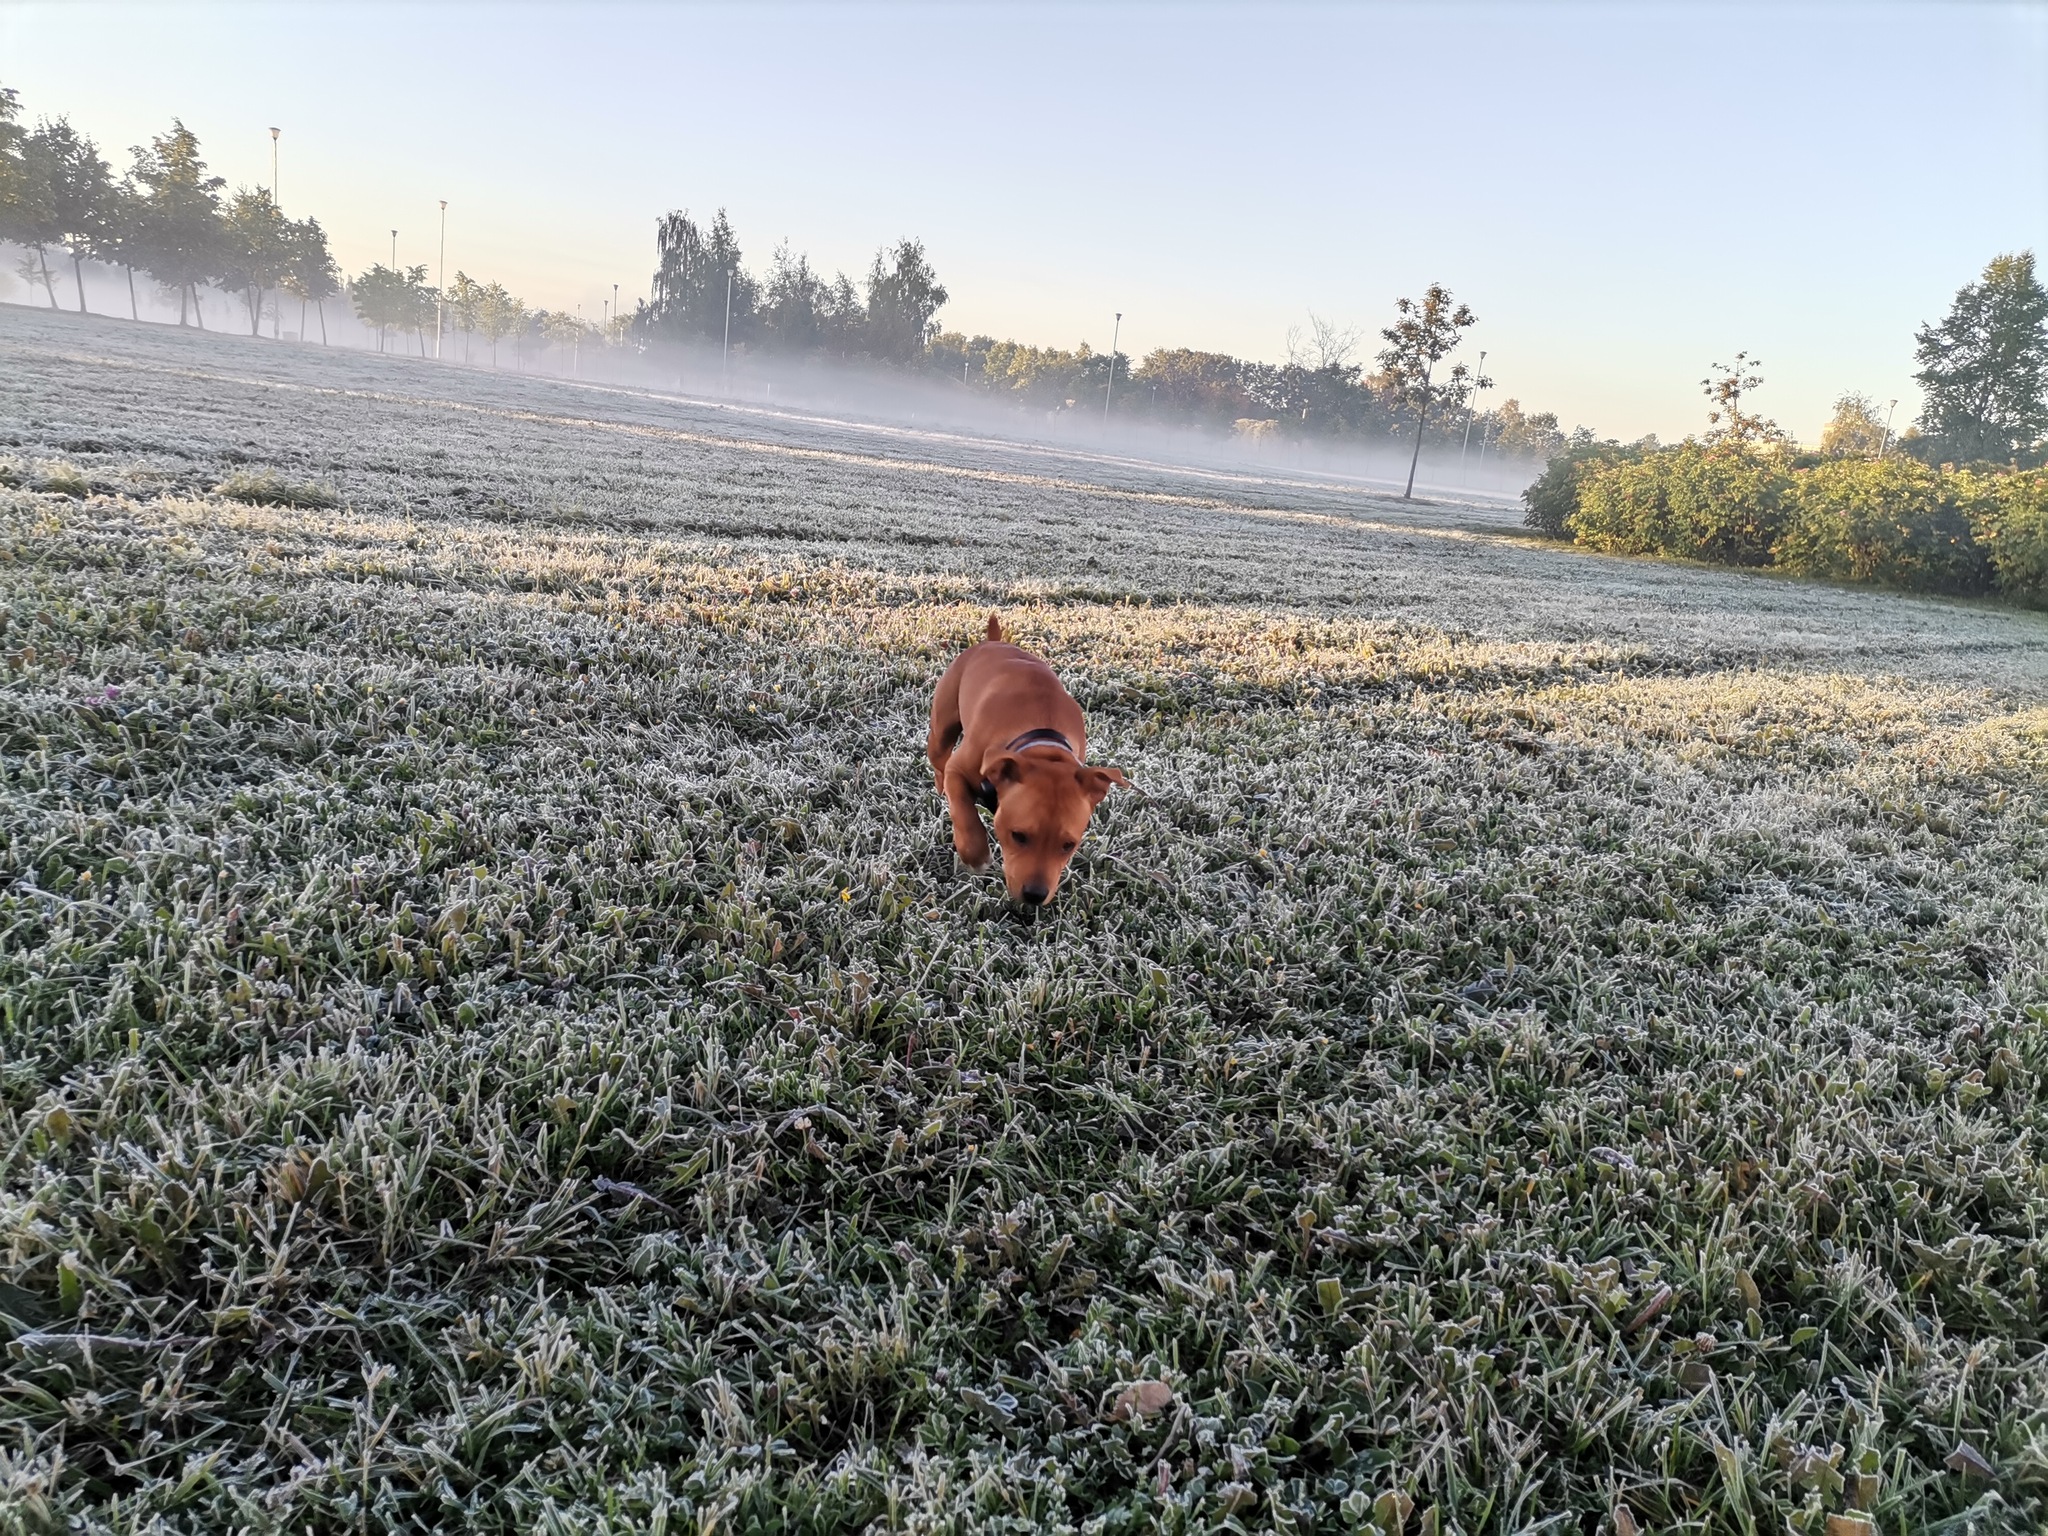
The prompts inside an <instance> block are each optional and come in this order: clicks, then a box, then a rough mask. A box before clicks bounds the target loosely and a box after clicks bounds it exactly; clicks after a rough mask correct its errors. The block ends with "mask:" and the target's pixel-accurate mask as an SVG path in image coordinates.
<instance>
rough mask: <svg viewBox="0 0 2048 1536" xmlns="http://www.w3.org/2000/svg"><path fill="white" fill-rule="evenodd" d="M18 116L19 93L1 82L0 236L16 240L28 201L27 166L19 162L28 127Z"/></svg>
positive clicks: (19, 105)
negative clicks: (24, 126) (26, 127)
mask: <svg viewBox="0 0 2048 1536" xmlns="http://www.w3.org/2000/svg"><path fill="white" fill-rule="evenodd" d="M20 116H21V93H20V92H19V91H17V90H15V89H14V88H13V87H12V86H5V85H0V240H19V239H20V238H21V236H20V234H19V233H18V231H19V230H20V229H21V227H22V223H23V221H24V219H25V217H26V213H27V209H28V205H29V202H30V197H31V194H30V187H29V176H28V167H27V166H26V165H24V164H23V163H22V154H21V146H22V141H23V140H24V139H26V138H27V137H28V130H26V129H25V128H23V127H22V126H21V124H20V122H18V121H17V119H18V118H19V117H20Z"/></svg>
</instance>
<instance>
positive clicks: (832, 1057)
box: [0, 308, 2048, 1536]
mask: <svg viewBox="0 0 2048 1536" xmlns="http://www.w3.org/2000/svg"><path fill="white" fill-rule="evenodd" d="M0 468H4V478H5V480H6V481H7V482H8V484H7V485H6V486H5V487H0V523H4V529H0V599H4V613H5V619H6V628H5V631H4V633H0V656H4V659H5V662H6V669H7V670H6V671H5V673H4V674H0V797H4V798H0V827H4V841H0V1007H4V1015H0V1146H4V1148H5V1152H4V1159H5V1160H4V1164H0V1179H4V1184H0V1222H4V1235H5V1243H6V1255H7V1273H6V1276H5V1279H4V1281H0V1332H4V1333H5V1334H6V1335H7V1336H8V1338H9V1339H10V1341H11V1342H9V1343H8V1345H7V1349H8V1354H9V1359H8V1367H7V1371H6V1373H5V1375H4V1379H0V1434H4V1439H0V1528H7V1529H34V1528H39V1527H41V1526H44V1525H55V1524H62V1523H64V1522H67V1521H68V1522H71V1523H72V1524H73V1525H74V1526H76V1527H77V1528H82V1529H109V1530H141V1529H147V1528H152V1526H154V1528H158V1529H169V1530H190V1531H222V1530H228V1529H234V1528H246V1529H252V1530H279V1531H284V1530H291V1531H301V1530H307V1529H312V1530H342V1529H350V1530H389V1529H445V1528H453V1527H459V1526H463V1525H465V1524H467V1525H471V1526H474V1527H475V1528H479V1529H507V1530H522V1531H524V1530H536V1529H544V1530H564V1531H569V1530H579V1531H580V1530H620V1531H625V1530H648V1529H660V1530H671V1531H681V1530H711V1529H717V1530H744V1529H760V1530H770V1529H808V1530H837V1529H846V1528H849V1527H851V1528H860V1527H863V1526H867V1525H870V1524H872V1525H874V1526H876V1527H878V1528H884V1529H896V1528H900V1529H918V1530H935V1529H958V1530H998V1529H1012V1530H1049V1529H1062V1528H1077V1529H1079V1528H1088V1529H1095V1530H1105V1531H1107V1530H1121V1529H1130V1530H1144V1529H1154V1528H1164V1529H1169V1530H1209V1529H1217V1528H1223V1529H1238V1528H1242V1529H1247V1530H1254V1529H1276V1528H1277V1529H1298V1530H1330V1531H1337V1530H1358V1529H1373V1528H1377V1529H1383V1530H1394V1529H1405V1530H1407V1531H1411V1532H1412V1531H1416V1530H1438V1531H1454V1530H1455V1531H1473V1532H1477V1531H1509V1530H1529V1529H1544V1528H1549V1529H1562V1530H1580V1529H1585V1530H1592V1529H1631V1528H1636V1527H1640V1528H1641V1529H1643V1530H1700V1531H1709V1530H1711V1531H1731V1532H1732V1531H1778V1530H1784V1529H1787V1527H1788V1521H1789V1523H1790V1528H1791V1529H1794V1530H1798V1531H1813V1532H1816V1533H1818V1532H1822V1531H1823V1530H1826V1531H1828V1532H1829V1533H1830V1536H1835V1533H1839V1532H1854V1531H1856V1530H1859V1529H1862V1528H1864V1517H1865V1516H1866V1515H1867V1516H1868V1517H1869V1519H1870V1520H1873V1521H1874V1522H1875V1523H1876V1525H1877V1527H1878V1528H1879V1529H1881V1530H1884V1531H1887V1532H1891V1531H1905V1530H1912V1531H1923V1530H1932V1529H1942V1528H1949V1529H1958V1530H1960V1529H1978V1530H1987V1531H1989V1530H2022V1529H2035V1528H2038V1527H2039V1525H2040V1524H2041V1522H2042V1521H2043V1519H2044V1518H2048V1409H2044V1407H2043V1405H2044V1404H2048V1357H2044V1349H2043V1346H2044V1335H2048V1311H2044V1302H2043V1298H2042V1295H2041V1282H2040V1273H2041V1271H2042V1269H2043V1267H2044V1263H2043V1261H2044V1259H2048V1168H2044V1164H2043V1160H2042V1150H2041V1145H2042V1136H2043V1133H2044V1132H2048V1111H2044V1107H2043V1099H2042V1096H2041V1087H2040V1082H2041V1074H2042V1072H2043V1070H2044V1068H2048V983H2044V980H2043V976H2044V970H2043V961H2044V949H2048V924H2044V917H2048V912H2044V905H2048V901H2044V897H2043V893H2042V876H2043V873H2044V866H2048V830H2044V828H2048V822H2044V819H2043V812H2044V809H2048V806H2044V803H2043V802H2044V774H2048V662H2044V649H2043V646H2044V642H2048V622H2044V620H2043V618H2042V617H2041V616H2038V615H2030V614H2024V613H2016V612H2011V611H2003V610H1998V609H1994V608H1990V607H1984V606H1978V605H1974V604H1969V603H1962V602H1951V601H1942V600H1931V599H1915V598H1906V597H1900V596H1894V595H1889V594H1884V593H1878V592H1870V591H1852V590H1840V589H1833V588H1828V587H1823V586H1816V585H1810V584H1801V583H1795V582H1791V581H1786V580H1782V579H1776V578H1773V577H1769V576H1763V575H1754V574H1744V573H1739V572H1728V571H1711V570H1702V569H1693V568H1688V567H1681V566H1676V565H1661V564H1650V563H1643V562H1634V561H1621V560H1613V559H1605V558H1600V557H1595V556H1588V555H1585V554H1583V553H1579V552H1575V551H1571V550H1566V549H1559V548H1555V547H1551V546H1547V545H1544V544H1541V543H1539V542H1534V541H1530V540H1527V539H1525V538H1523V537H1521V535H1520V533H1519V530H1518V529H1517V528H1516V526H1515V523H1514V519H1513V516H1512V514H1511V513H1506V512H1503V511H1500V510H1498V509H1494V510H1488V509H1485V508H1481V507H1477V506H1460V505H1427V506H1419V507H1418V506H1404V505H1403V504H1401V503H1399V502H1398V501H1392V500H1388V499H1384V498H1374V497H1370V496H1367V495H1365V494H1363V493H1361V492H1360V491H1359V490H1358V489H1357V488H1356V487H1354V486H1348V485H1344V484H1341V483H1336V482H1331V481H1320V480H1317V479H1316V478H1315V477H1313V476H1308V475H1296V476H1288V475H1285V474H1280V473H1277V472H1265V473H1260V472H1254V471H1251V470H1247V471H1246V472H1244V473H1242V474H1232V473H1227V472H1223V471H1217V470H1208V471H1176V470H1172V469H1169V468H1163V467H1161V466H1158V465H1155V464H1148V463H1145V462H1142V461H1141V460H1139V459H1137V458H1135V457H1133V456H1131V455H1130V454H1128V453H1121V452H1118V451H1117V450H1116V448H1115V446H1114V445H1105V446H1104V448H1103V449H1102V450H1101V451H1099V452H1094V453H1083V452H1078V451H1073V450H1068V451H1062V452H1052V451H1049V450H1038V449H1033V448H1031V447H1029V446H1027V445H1023V444H1017V443H1002V442H995V441H988V440H978V439H972V438H968V437H963V436H957V435H953V436H949V435H944V434H938V433H928V432H927V433H920V432H916V431H911V430H905V429H888V428H879V427H873V426H862V425H858V424H851V423H845V422H831V421H823V420H817V419H806V418H802V417H798V416H793V415H787V414H773V413H768V412H764V411H759V410H745V409H736V408H730V407H722V406H719V405H717V404H715V403H705V402H695V403H692V402H687V401H680V400H674V399H663V398H658V397H654V396H647V395H638V394H629V393H625V392H620V391H615V390H604V389H596V388H587V387H579V386H575V385H571V384H565V383H560V382H553V381H545V380H535V379H521V378H518V377H514V376H510V375H499V374H492V373H490V372H488V371H482V370H464V369H458V368H452V367H445V368H444V367H437V366H434V365H431V364H428V363H425V362H422V361H417V360H413V361H407V360H401V359H392V358H377V357H374V356H363V355H358V354H344V353H338V352H322V351H320V350H318V349H309V348H299V347H292V346H282V345H278V344H274V343H268V342H258V341H254V340H250V339H245V338H229V337H221V336H198V335H191V334H186V335H180V334H177V333H176V332H175V331H170V330H165V329H161V328H153V327H138V326H134V325H130V324H123V323H117V322H108V321H94V320H81V319H78V318H76V317H68V316H50V315H46V314H37V313H35V312H32V311H26V310H21V309H14V308H0ZM223 486H225V487H226V488H227V489H228V490H229V491H231V492H233V493H234V494H232V495H230V494H223V493H222V492H221V491H219V490H217V489H216V488H218V487H223ZM991 609H999V610H1000V611H1001V612H1002V614H1003V615H1004V617H1005V621H1006V622H1007V623H1008V624H1009V625H1010V626H1012V628H1013V629H1014V630H1015V631H1016V632H1017V634H1018V636H1019V638H1021V639H1022V640H1023V641H1024V642H1025V643H1027V644H1029V645H1032V646H1034V647H1035V648H1038V649H1040V650H1042V651H1044V652H1045V653H1046V654H1047V655H1049V656H1050V657H1051V658H1052V659H1053V660H1054V662H1055V664H1056V665H1057V666H1058V667H1059V668H1060V670H1061V672H1062V673H1063V675H1064V676H1065V677H1066V678H1067V680H1068V682H1069V685H1070V686H1071V687H1072V689H1073V691H1074V692H1075V694H1076V696H1077V697H1078V698H1079V699H1080V701H1081V703H1082V704H1083V706H1084V707H1085V708H1086V709H1087V710H1088V712H1089V717H1090V738H1091V747H1092V749H1093V755H1095V756H1097V757H1099V758H1100V759H1102V760H1104V761H1111V762H1115V763H1117V764H1119V765H1120V766H1121V767H1123V768H1124V769H1125V771H1126V772H1127V773H1129V774H1130V775H1131V777H1132V779H1133V780H1134V781H1135V782H1136V783H1137V784H1138V785H1139V786H1140V790H1139V792H1137V793H1133V794H1129V795H1118V796H1113V797H1112V799H1111V801H1110V802H1109V804H1108V805H1107V806H1106V807H1105V811H1104V813H1103V814H1102V815H1101V816H1100V817H1099V818H1098V822H1097V826H1096V829H1095V831H1094V833H1093V834H1092V835H1091V837H1090V840H1089V841H1088V842H1087V843H1086V844H1084V846H1083V848H1082V851H1081V854H1080V856H1079V858H1078V860H1077V862H1076V865H1075V870H1074V874H1073V876H1072V877H1071V881H1070V884H1069V885H1068V886H1067V887H1066V888H1064V889H1063V890H1062V893H1061V896H1060V899H1059V901H1058V902H1057V903H1056V904H1055V905H1054V906H1053V907H1052V908H1050V909H1048V910H1046V911H1045V912H1043V913H1041V914H1040V915H1039V916H1038V917H1037V919H1036V921H1030V920H1025V919H1023V918H1020V917H1019V916H1017V915H1016V914H1014V913H1012V912H1010V911H1009V910H1008V909H1007V908H1006V907H1005V905H1004V904H1003V902H1002V901H1001V899H1000V898H1001V887H1000V883H999V881H997V880H996V879H995V878H994V877H993V876H972V875H968V874H965V873H963V872H961V871H959V870H958V869H956V868H955V866H954V863H953V858H952V854H951V850H950V847H949V844H948V841H947V833H946V827H945V821H944V814H943V810H942V808H941V806H940V803H939V801H938V800H937V798H936V797H935V795H934V794H933V793H932V790H931V786H930V782H929V776H928V773H927V771H926V769H925V768H924V766H923V762H922V756H921V742H922V733H923V713H924V710H925V708H926V705H927V702H928V699H929V690H930V686H931V684H932V682H933V681H934V679H935V678H936V677H937V675H938V673H939V671H940V670H942V668H943V667H944V665H945V662H946V661H947V660H948V659H949V658H950V656H951V654H952V653H953V652H954V651H955V650H956V649H957V648H958V646H960V645H961V644H963V643H965V642H966V641H967V640H968V639H970V638H971V637H972V635H973V634H974V633H975V632H976V630H977V629H978V628H979V626H980V625H981V623H982V622H983V621H984V620H985V618H986V616H987V613H988V612H989V611H990V610H991ZM1618 1512H1619V1513H1618ZM1831 1519H1832V1520H1833V1521H1834V1522H1835V1523H1834V1524H1833V1525H1830V1524H1829V1523H1828V1522H1829V1521H1830V1520H1831ZM1944 1522H1950V1523H1949V1524H1948V1525H1946V1526H1945V1525H1944Z"/></svg>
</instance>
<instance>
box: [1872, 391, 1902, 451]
mask: <svg viewBox="0 0 2048 1536" xmlns="http://www.w3.org/2000/svg"><path fill="white" fill-rule="evenodd" d="M1898 408H1899V402H1898V401H1896V400H1894V401H1893V402H1892V403H1891V404H1890V405H1887V406H1886V407H1885V408H1884V431H1882V432H1880V433H1879V434H1878V437H1877V456H1878V457H1879V458H1880V459H1881V458H1883V457H1884V454H1885V450H1886V449H1887V448H1889V447H1891V445H1892V412H1893V411H1896V410H1897V409H1898Z"/></svg>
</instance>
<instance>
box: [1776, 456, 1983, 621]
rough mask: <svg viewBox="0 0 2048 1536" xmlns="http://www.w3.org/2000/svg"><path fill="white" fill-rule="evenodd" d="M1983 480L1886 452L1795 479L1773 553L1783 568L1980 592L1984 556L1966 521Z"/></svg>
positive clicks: (1917, 587) (1936, 589)
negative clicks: (1786, 514) (1783, 522)
mask: <svg viewBox="0 0 2048 1536" xmlns="http://www.w3.org/2000/svg"><path fill="white" fill-rule="evenodd" d="M1983 485H1984V482H1982V481H1980V480H1978V479H1977V478H1976V477H1974V476H1970V475H1959V474H1954V473H1947V474H1944V473H1943V472H1942V471H1940V470H1938V469H1933V468H1930V467H1929V466H1927V465H1925V464H1922V463H1919V462H1918V461H1917V460H1914V459H1909V458H1906V457H1905V456H1903V455H1895V456H1893V457H1890V458H1885V459H1878V460H1868V459H1865V460H1840V461H1837V462H1835V463H1832V464H1823V465H1821V466H1820V467H1818V468H1816V469H1811V470H1807V471H1806V472H1804V473H1803V474H1800V475H1798V476H1797V477H1796V478H1795V481H1794V485H1793V491H1792V495H1791V497H1790V504H1791V505H1790V516H1789V517H1788V519H1787V521H1786V525H1785V532H1784V534H1783V535H1782V536H1781V537H1780V538H1779V540H1778V542H1777V546H1776V548H1775V549H1774V550H1773V554H1774V556H1775V558H1776V560H1777V563H1778V564H1779V565H1780V566H1782V567H1783V568H1784V569H1786V570H1788V571H1791V572H1793V573H1795V574H1797V575H1800V576H1821V577H1826V578H1828V579H1831V580H1834V581H1863V582H1875V583H1879V584H1881V585H1884V586H1889V587H1904V588H1906V589H1908V590H1909V591H1915V592H1983V591H1986V590H1988V589H1989V588H1990V585H1991V565H1990V562H1989V560H1987V559H1986V557H1985V552H1984V549H1983V547H1982V546H1981V545H1979V543H1978V542H1977V539H1976V536H1975V534H1974V532H1973V530H1972V528H1971V518H1970V515H1969V511H1970V504H1971V503H1972V501H1974V500H1981V499H1982V498H1983V497H1984V496H1985V494H1986V492H1985V491H1984V490H1983V489H1981V487H1982V486H1983Z"/></svg>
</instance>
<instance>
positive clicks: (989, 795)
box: [974, 725, 1079, 811]
mask: <svg viewBox="0 0 2048 1536" xmlns="http://www.w3.org/2000/svg"><path fill="white" fill-rule="evenodd" d="M1026 747H1058V748H1060V750H1062V751H1063V752H1065V753H1066V754H1067V755H1068V756H1069V757H1074V758H1076V759H1078V757H1079V754H1078V753H1076V752H1075V751H1074V744H1073V743H1072V742H1071V741H1069V740H1067V738H1066V737H1065V736H1063V735H1061V734H1060V733H1059V732H1058V731H1056V730H1054V729H1053V728H1052V727H1051V726H1049V725H1042V726H1040V727H1039V728H1038V729H1037V730H1035V731H1026V732H1025V733H1024V734H1023V735H1022V736H1019V737H1018V738H1017V739H1016V740H1015V741H1013V742H1011V743H1010V744H1009V745H1008V746H1007V747H1005V748H1003V750H1004V751H1005V752H1021V751H1023V750H1024V748H1026ZM974 798H975V800H976V801H977V802H978V803H979V804H980V805H981V807H982V809H984V810H989V811H992V810H994V809H995V808H996V787H995V785H993V784H991V783H989V781H988V780H987V779H983V780H982V781H981V783H980V784H979V785H977V786H976V787H975V791H974Z"/></svg>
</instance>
